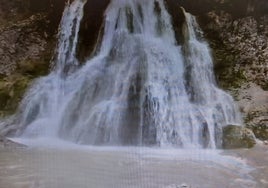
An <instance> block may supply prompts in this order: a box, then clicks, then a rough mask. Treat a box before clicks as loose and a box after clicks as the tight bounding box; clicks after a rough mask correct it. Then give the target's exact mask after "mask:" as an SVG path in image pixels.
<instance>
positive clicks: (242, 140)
mask: <svg viewBox="0 0 268 188" xmlns="http://www.w3.org/2000/svg"><path fill="white" fill-rule="evenodd" d="M255 144H256V139H255V135H254V133H253V132H252V131H251V130H250V129H247V128H245V127H243V126H237V125H228V126H226V127H224V128H223V140H222V147H223V149H237V148H252V147H253V146H254V145H255Z"/></svg>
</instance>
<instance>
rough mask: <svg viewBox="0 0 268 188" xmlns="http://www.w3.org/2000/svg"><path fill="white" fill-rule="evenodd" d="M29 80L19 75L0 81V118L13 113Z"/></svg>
mask: <svg viewBox="0 0 268 188" xmlns="http://www.w3.org/2000/svg"><path fill="white" fill-rule="evenodd" d="M31 80H32V78H30V77H27V76H25V75H21V74H16V75H11V76H9V77H6V78H4V79H2V80H0V117H1V116H2V117H3V116H5V115H9V114H12V113H14V112H15V110H16V109H17V107H18V105H19V102H20V101H21V99H22V97H23V95H24V93H25V91H26V89H27V87H28V86H29V84H30V83H31Z"/></svg>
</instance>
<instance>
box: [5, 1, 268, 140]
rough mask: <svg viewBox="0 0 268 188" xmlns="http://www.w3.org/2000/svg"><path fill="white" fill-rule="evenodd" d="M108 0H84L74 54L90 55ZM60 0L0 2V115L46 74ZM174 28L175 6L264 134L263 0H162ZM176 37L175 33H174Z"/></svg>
mask: <svg viewBox="0 0 268 188" xmlns="http://www.w3.org/2000/svg"><path fill="white" fill-rule="evenodd" d="M108 3H109V0H103V1H97V0H96V1H88V3H87V4H86V6H85V16H84V19H83V20H82V23H81V29H80V33H79V35H80V37H79V38H80V41H79V43H80V45H79V48H78V56H79V59H84V58H86V57H88V56H90V53H91V52H92V50H93V49H94V45H95V43H96V42H97V37H98V34H99V33H100V32H101V28H102V21H101V20H102V15H103V12H104V10H105V7H106V6H107V4H108ZM64 4H65V0H57V1H55V0H54V1H53V0H44V1H38V0H24V1H23V0H1V1H0V63H1V64H0V115H2V116H3V115H7V114H10V113H13V112H14V110H15V109H16V107H17V105H18V103H19V101H20V99H21V97H22V96H23V93H24V92H25V89H26V88H27V87H28V85H29V84H30V83H31V81H32V80H33V79H34V78H36V77H39V76H42V75H45V74H47V72H48V70H49V62H50V59H51V57H52V56H53V51H54V48H55V45H56V38H57V37H56V33H57V28H58V24H59V22H60V18H61V15H62V11H63V8H64ZM166 5H167V6H168V9H169V11H170V13H171V14H172V15H173V24H174V26H175V30H176V32H177V33H180V32H181V31H180V24H181V23H182V22H183V18H182V17H180V13H179V12H180V7H181V6H183V7H184V8H185V9H186V10H187V11H189V12H191V13H192V14H194V15H196V17H197V19H198V21H199V23H200V25H201V27H202V29H203V30H204V36H205V37H206V39H207V40H208V41H209V43H210V46H211V48H212V53H213V56H214V60H215V72H216V77H217V80H218V84H219V85H220V86H221V87H222V88H223V89H225V90H228V91H229V92H230V93H231V94H232V95H233V96H234V98H235V99H236V100H237V102H238V104H239V106H240V109H241V112H242V113H243V117H244V120H245V124H246V125H247V126H248V127H249V128H251V129H252V130H253V131H254V133H255V135H256V136H257V137H258V138H260V139H263V140H265V139H268V91H267V90H268V45H267V44H268V1H267V0H166ZM177 40H178V41H179V40H180V36H179V35H178V36H177Z"/></svg>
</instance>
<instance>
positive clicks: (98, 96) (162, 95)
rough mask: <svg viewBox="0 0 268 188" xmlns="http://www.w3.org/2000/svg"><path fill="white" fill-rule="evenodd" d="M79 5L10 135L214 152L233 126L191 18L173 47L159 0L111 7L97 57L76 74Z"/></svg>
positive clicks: (122, 0) (115, 0) (115, 1)
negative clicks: (50, 64)
mask: <svg viewBox="0 0 268 188" xmlns="http://www.w3.org/2000/svg"><path fill="white" fill-rule="evenodd" d="M155 2H156V3H155ZM84 3H85V1H83V0H75V1H74V2H73V3H72V4H70V5H67V7H66V9H65V11H64V15H63V18H62V22H61V27H60V34H59V44H58V48H57V57H56V59H55V61H54V69H53V70H52V72H51V73H50V74H49V75H48V76H46V77H43V78H40V79H39V80H38V81H37V82H36V83H35V84H34V85H33V87H32V88H31V89H30V90H29V92H28V94H27V96H26V97H25V99H24V100H23V101H22V104H21V107H20V112H19V113H18V115H17V117H18V118H17V119H18V121H17V122H18V124H19V127H20V130H19V131H18V133H17V134H18V135H20V136H21V137H24V138H32V139H36V138H43V137H50V138H61V139H64V140H69V141H71V142H75V143H79V144H88V145H147V146H148V145H149V146H150V145H157V146H174V147H182V148H191V147H193V148H204V147H205V148H215V147H217V146H220V145H221V139H220V138H221V129H222V127H223V126H225V125H227V124H230V123H232V124H239V123H240V118H239V113H237V111H236V110H235V106H234V102H233V100H232V98H231V97H230V96H229V95H228V94H227V93H225V92H224V91H222V90H220V89H219V88H217V86H216V84H215V79H214V75H213V62H212V58H211V55H210V50H209V46H208V45H207V43H206V42H205V41H204V40H203V39H202V33H201V31H200V28H199V26H198V24H197V22H196V20H195V18H194V17H193V16H192V15H190V14H189V13H185V18H186V21H185V25H184V27H183V31H184V32H183V33H184V36H183V37H184V39H185V40H184V43H183V45H178V44H177V42H176V40H175V33H174V30H173V26H172V24H171V18H170V15H169V13H168V12H167V10H166V8H165V6H164V3H163V0H156V1H152V0H148V1H143V0H112V1H111V3H110V5H109V6H108V8H107V10H106V12H105V29H104V35H103V37H102V42H101V44H100V46H101V47H100V50H99V52H98V54H97V55H96V56H95V57H94V58H92V59H89V60H87V61H86V62H83V63H84V65H83V66H81V68H78V66H77V65H78V64H79V63H78V61H77V59H76V58H75V56H76V46H77V41H78V31H79V24H80V21H81V19H82V17H83V5H84Z"/></svg>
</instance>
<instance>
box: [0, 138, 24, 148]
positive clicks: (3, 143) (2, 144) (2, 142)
mask: <svg viewBox="0 0 268 188" xmlns="http://www.w3.org/2000/svg"><path fill="white" fill-rule="evenodd" d="M25 147H26V146H25V145H23V144H19V143H16V142H13V141H11V140H9V139H7V138H5V137H2V136H0V148H10V149H15V148H25Z"/></svg>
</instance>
